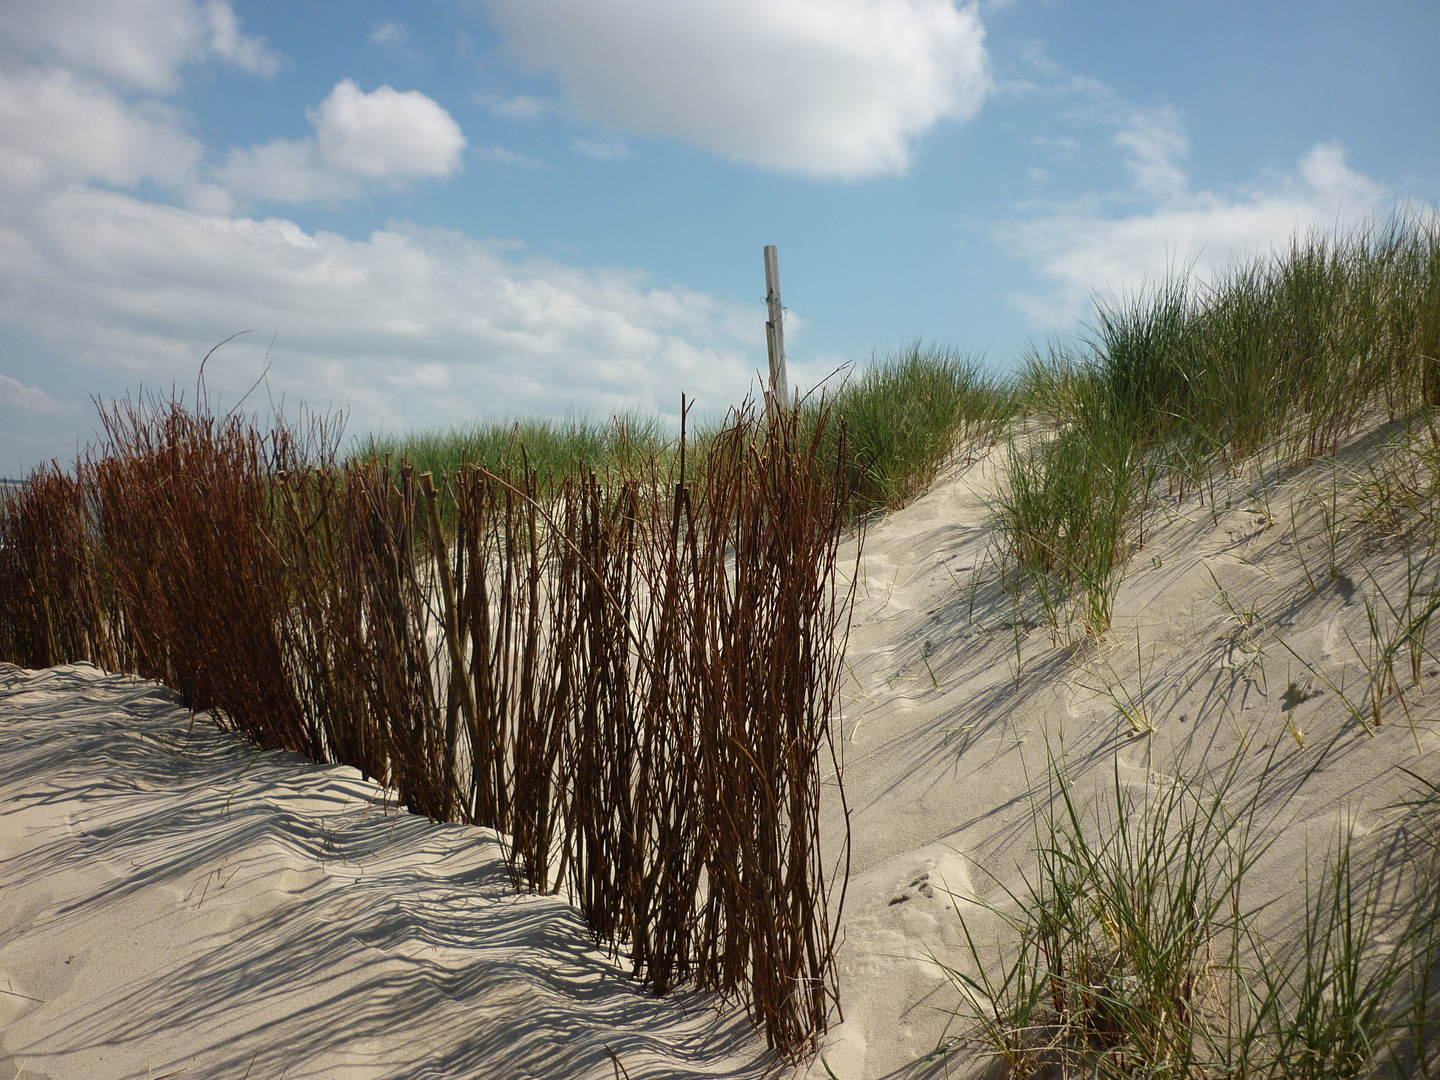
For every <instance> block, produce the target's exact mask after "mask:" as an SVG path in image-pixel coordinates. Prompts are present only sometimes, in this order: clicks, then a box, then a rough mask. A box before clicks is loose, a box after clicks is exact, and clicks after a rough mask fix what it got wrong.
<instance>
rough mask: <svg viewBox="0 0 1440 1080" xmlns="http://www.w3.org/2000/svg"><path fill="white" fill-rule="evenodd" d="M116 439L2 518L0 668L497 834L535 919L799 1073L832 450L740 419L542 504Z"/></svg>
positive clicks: (825, 945)
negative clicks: (113, 681)
mask: <svg viewBox="0 0 1440 1080" xmlns="http://www.w3.org/2000/svg"><path fill="white" fill-rule="evenodd" d="M104 419H105V428H106V434H107V437H108V442H107V445H106V446H105V447H104V448H103V450H102V451H100V452H96V453H92V455H91V456H90V457H89V458H88V459H87V460H86V461H85V462H84V463H83V464H82V466H81V467H80V468H79V470H78V474H77V476H75V477H73V478H72V477H67V476H65V475H64V474H62V473H61V472H60V471H59V470H58V469H50V470H47V471H44V472H42V473H39V474H37V475H36V476H35V477H33V478H32V480H31V482H30V484H29V485H28V486H27V487H26V488H24V489H23V490H22V491H21V492H19V493H17V494H14V495H11V496H10V497H9V498H8V500H7V502H6V503H5V505H4V513H3V519H0V540H3V547H0V590H3V591H0V656H3V657H4V658H5V659H9V660H14V661H16V662H18V663H22V664H26V665H29V666H43V665H48V664H51V663H56V662H60V661H62V660H73V659H87V660H92V661H94V662H96V663H99V664H101V665H102V666H106V667H111V668H116V667H121V668H126V669H129V670H133V671H135V672H137V673H139V674H142V675H145V676H147V677H150V678H155V679H158V680H161V681H163V682H166V683H167V684H169V685H171V686H173V687H175V688H176V689H177V690H179V691H180V693H181V694H182V695H183V697H184V700H185V701H186V703H187V704H189V705H190V707H191V708H193V709H196V710H209V711H210V712H211V713H212V714H214V715H215V716H217V717H218V718H220V719H222V720H223V721H225V722H227V723H229V724H231V725H233V726H234V727H235V728H236V729H237V730H239V731H241V732H243V733H244V734H246V735H247V736H249V737H250V738H252V739H254V740H255V741H256V742H258V743H259V744H261V745H263V746H268V747H284V748H287V749H291V750H295V751H299V752H301V753H303V754H306V755H308V756H309V757H311V758H313V759H314V760H317V761H336V762H343V763H347V764H350V765H354V766H355V767H357V768H359V769H360V770H361V771H362V772H363V773H365V774H366V775H367V776H373V777H376V778H378V779H380V780H381V781H382V782H383V783H384V784H386V785H388V786H389V787H391V788H392V789H393V790H394V791H395V792H396V793H397V797H398V798H399V799H400V800H401V801H403V802H404V804H405V805H406V806H407V807H409V808H410V809H411V810H413V811H415V812H418V813H423V814H426V815H429V816H431V817H433V818H436V819H439V820H450V821H463V822H469V823H472V824H475V825H480V826H485V827H488V828H492V829H494V830H496V832H497V833H498V834H499V835H500V837H501V839H502V841H503V842H504V843H505V844H506V846H507V847H506V850H507V854H508V857H509V863H510V867H511V873H512V877H513V880H514V882H515V885H516V888H517V889H529V890H532V891H537V892H552V891H559V890H562V889H568V891H569V894H570V895H571V896H572V897H573V898H574V900H575V902H576V903H577V904H578V906H579V907H580V909H581V911H582V913H583V914H584V917H585V919H586V921H587V924H588V925H589V927H590V929H591V931H592V933H593V934H594V936H595V938H596V940H597V941H599V942H602V943H604V944H606V945H607V946H608V947H609V948H610V949H611V950H612V951H614V952H615V953H616V954H617V955H618V954H621V953H624V954H625V955H626V956H627V957H628V959H629V961H630V963H631V965H632V967H633V970H634V972H635V974H636V976H637V977H638V978H639V979H640V980H641V981H642V982H643V983H644V984H645V985H647V986H648V987H650V988H651V989H653V990H654V991H655V992H657V993H659V992H664V991H666V990H668V989H669V988H671V987H672V986H675V985H677V984H679V983H682V982H689V983H693V984H695V985H697V986H698V987H700V988H702V989H707V990H711V991H715V992H718V993H719V994H721V995H725V996H727V997H732V998H739V999H743V1000H744V1001H745V1002H746V1004H747V1006H748V1008H749V1009H750V1012H751V1015H752V1017H753V1019H754V1020H755V1022H756V1024H757V1025H758V1026H760V1027H761V1028H763V1030H764V1032H765V1034H766V1038H767V1040H768V1042H769V1043H770V1045H772V1046H773V1047H775V1048H776V1049H778V1050H779V1051H781V1052H782V1053H783V1054H786V1055H790V1056H793V1055H796V1054H799V1053H801V1052H803V1051H804V1050H806V1049H807V1048H810V1047H813V1046H814V1045H815V1041H816V1039H817V1037H818V1035H819V1034H820V1033H821V1032H823V1031H824V1030H825V1028H826V1025H827V1023H828V1021H829V1018H830V1016H831V1013H832V1011H833V1010H834V1009H836V1008H838V991H837V981H836V968H835V948H836V934H837V930H838V921H839V915H840V909H841V906H842V904H843V899H844V883H845V881H846V880H847V877H848V858H849V856H848V843H849V837H848V832H847V834H846V835H844V836H839V837H825V838H824V839H825V841H826V845H825V846H823V847H822V842H821V841H822V837H821V835H820V827H819V810H820V798H821V787H822V784H823V783H835V784H837V785H838V783H839V777H840V768H839V762H838V759H837V754H836V748H835V744H834V742H833V738H832V714H833V712H834V710H835V708H836V703H837V694H838V689H839V675H840V671H841V662H842V657H843V651H844V645H845V640H846V638H847V636H848V630H849V611H850V600H851V593H850V592H848V591H847V590H846V589H845V588H844V587H843V586H842V585H840V584H839V582H842V581H845V580H849V581H851V582H853V580H854V575H853V574H848V575H840V574H837V569H838V568H837V565H836V560H837V551H838V544H839V540H840V537H841V534H842V531H843V529H844V528H845V526H846V522H845V517H844V515H845V506H846V505H847V499H848V494H849V493H848V492H846V491H845V490H843V482H842V480H841V479H840V477H839V476H838V475H836V474H835V473H834V472H831V471H827V468H826V467H825V466H824V464H823V461H824V460H826V459H825V458H824V457H823V456H822V454H821V452H820V451H821V446H822V441H823V440H824V439H825V438H826V437H827V433H826V431H825V422H826V421H825V419H824V418H823V417H822V418H821V420H820V422H819V423H818V424H817V423H816V422H815V420H814V418H813V417H811V418H807V419H805V420H804V421H803V422H802V419H801V417H800V416H799V415H798V413H796V414H792V415H789V416H787V417H781V418H778V419H775V420H770V419H767V418H764V417H761V416H758V415H757V414H756V412H755V411H754V410H753V409H750V408H748V407H747V408H745V409H741V410H738V411H736V412H735V413H734V414H733V415H732V416H731V417H730V419H729V422H728V423H727V424H726V425H725V427H724V428H723V430H722V431H721V433H720V434H719V436H718V437H715V438H714V439H713V441H711V442H709V444H708V447H707V450H706V453H705V454H704V456H703V459H702V460H701V462H700V463H699V464H698V465H696V463H695V462H693V461H692V462H691V463H690V466H691V467H690V471H689V473H687V471H686V462H685V453H684V441H683V440H684V436H683V433H682V448H681V453H680V455H679V456H678V458H669V459H667V461H666V462H665V463H662V462H661V461H660V460H659V459H658V458H656V457H651V458H649V459H648V460H647V461H643V462H638V463H637V462H632V463H630V464H629V465H628V466H627V467H626V469H625V470H624V472H623V473H621V474H616V475H605V476H598V475H595V474H594V473H590V474H588V475H583V476H579V475H571V476H568V477H561V478H552V479H550V480H548V481H547V482H546V483H545V484H544V485H542V483H541V481H540V478H539V474H538V472H535V471H532V470H531V469H529V467H528V463H527V464H524V465H523V466H522V468H520V469H519V470H517V471H514V472H509V473H504V474H497V473H494V472H490V471H488V470H487V469H485V468H482V467H479V466H473V465H471V466H466V467H463V468H460V469H458V470H456V471H454V472H452V473H450V474H449V475H444V474H436V475H431V474H429V473H427V474H424V475H423V476H416V475H415V474H414V471H413V469H411V468H410V467H409V466H408V465H405V464H403V463H402V465H401V466H400V467H399V468H398V469H392V468H391V463H390V462H389V461H388V460H387V461H377V460H372V461H369V462H354V461H352V462H350V463H347V464H345V465H343V466H341V465H337V464H336V460H335V455H334V454H333V446H334V441H333V440H332V439H330V438H328V437H327V433H326V431H325V430H324V427H323V425H317V426H315V427H313V428H312V429H311V430H309V431H307V432H304V433H303V434H297V433H296V432H294V431H291V430H287V429H283V428H282V429H277V430H274V431H270V432H261V431H258V430H257V429H256V428H255V427H254V426H253V425H252V424H250V423H249V422H248V421H245V420H243V419H241V418H236V417H226V418H216V417H213V416H211V415H208V414H203V413H200V414H197V413H195V412H193V411H189V410H186V409H185V408H183V407H181V406H180V405H179V404H178V403H175V402H168V403H167V402H149V403H141V404H131V405H125V406H118V407H113V408H111V409H110V410H109V411H108V412H107V413H106V414H105V416H104ZM841 437H842V438H843V434H842V436H841ZM842 458H843V455H842ZM831 468H832V469H833V466H832V467H831ZM687 476H688V477H689V481H688V482H687V481H686V479H685V478H686V477H687ZM442 521H443V522H445V523H448V525H442ZM841 798H842V801H843V792H842V795H841Z"/></svg>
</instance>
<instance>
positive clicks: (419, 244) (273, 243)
mask: <svg viewBox="0 0 1440 1080" xmlns="http://www.w3.org/2000/svg"><path fill="white" fill-rule="evenodd" d="M0 324H4V325H9V326H11V327H15V328H18V329H19V330H20V331H22V332H23V333H25V334H27V335H30V336H33V337H34V338H36V339H38V340H40V341H42V342H44V343H45V344H46V345H47V347H48V348H50V349H51V350H52V351H53V353H54V355H57V356H62V357H65V358H67V359H69V360H70V361H72V362H74V363H77V364H80V365H85V366H90V367H92V368H94V369H95V370H96V371H97V373H98V372H105V373H107V374H108V375H109V376H110V377H114V375H115V374H116V373H120V374H121V375H122V377H123V378H124V379H125V380H126V381H127V382H130V383H131V384H132V385H133V383H134V382H135V381H136V380H143V381H144V383H145V384H146V385H147V386H158V387H168V386H170V385H172V384H178V385H193V380H194V372H195V368H196V365H197V363H198V361H199V358H200V357H201V356H203V355H204V353H205V351H206V350H207V349H209V348H210V346H212V345H214V344H215V343H216V342H217V341H220V340H222V339H224V338H226V337H228V336H229V335H231V334H233V333H235V332H236V331H238V330H255V331H256V334H255V335H254V337H253V338H247V339H241V340H240V341H237V342H235V343H232V344H231V345H229V346H227V347H226V349H225V350H222V352H221V353H217V354H216V357H215V358H214V359H212V360H211V362H210V366H209V367H207V369H206V376H207V382H208V384H209V386H210V388H211V390H212V391H213V392H215V393H216V394H217V395H219V396H221V397H222V398H223V399H224V400H225V401H226V402H228V403H233V402H234V400H235V399H236V397H238V395H239V394H240V393H243V392H244V390H245V389H246V388H248V386H249V385H250V383H251V382H253V380H254V379H255V377H256V375H257V374H258V372H259V369H260V366H261V360H260V356H261V354H262V353H263V351H264V348H265V346H266V345H267V344H268V342H269V340H270V337H271V335H272V334H273V333H276V332H278V341H277V343H276V345H275V349H274V352H273V354H272V360H273V365H274V366H273V368H272V370H271V375H270V381H271V385H272V387H273V389H274V390H275V392H276V394H277V396H278V395H280V394H284V395H286V396H287V397H288V400H289V401H290V402H291V403H292V404H294V403H296V402H298V401H302V400H303V401H306V402H308V403H309V404H311V405H313V406H317V407H321V408H324V407H326V406H328V405H331V404H334V405H345V406H349V407H351V408H352V409H353V411H354V421H353V425H352V430H373V429H374V428H376V427H377V426H380V425H386V426H389V427H392V428H393V427H402V428H405V427H412V426H426V425H449V424H451V423H455V422H460V421H463V420H465V419H467V418H473V417H481V416H490V417H495V416H499V415H505V414H512V413H517V412H524V411H529V410H536V411H540V412H546V413H552V414H553V413H555V412H557V411H563V410H565V409H566V408H570V409H576V410H587V409H588V410H592V411H594V412H596V413H599V414H601V415H605V414H608V413H609V412H611V411H613V410H616V409H623V408H626V407H633V408H639V409H644V410H651V409H654V410H662V411H665V412H668V413H674V412H675V410H676V409H677V407H678V403H679V395H680V392H681V391H682V390H684V391H686V392H687V393H689V394H691V395H692V396H695V397H699V398H700V400H701V407H702V408H705V407H714V408H723V407H724V406H725V405H727V404H729V403H731V402H733V401H735V400H737V399H738V398H739V397H740V396H741V395H743V394H744V393H745V392H746V389H747V387H748V386H749V384H750V380H751V377H752V375H753V365H752V363H751V360H750V359H749V354H750V351H751V350H754V351H756V352H758V346H759V339H760V337H761V327H762V318H761V311H760V308H759V307H758V306H755V307H754V309H753V310H751V309H749V308H743V309H742V308H740V307H738V306H736V305H733V304H728V303H725V302H722V301H719V300H717V299H715V298H713V297H710V296H708V295H705V294H701V293H695V292H691V291H687V290H684V289H678V288H660V287H656V286H655V285H653V284H652V283H651V282H649V281H648V280H646V279H645V277H644V276H643V275H641V274H638V273H634V272H628V271H616V270H587V269H576V268H573V267H568V266H564V265H560V264H557V263H554V262H551V261H548V260H544V259H535V258H531V259H524V258H519V259H517V258H514V257H511V256H508V255H506V254H504V253H503V252H502V251H501V249H500V247H499V246H498V245H492V244H488V243H482V242H479V241H475V240H472V239H470V238H468V237H465V236H463V235H461V234H458V233H454V232H450V231H442V230H427V229H422V228H418V227H414V226H408V225H395V226H392V227H390V228H387V229H385V230H382V231H378V232H375V233H373V234H371V235H370V236H369V237H368V238H367V239H364V240H358V241H357V240H349V239H346V238H344V237H341V236H337V235H335V234H332V233H326V232H317V233H307V232H305V231H304V230H302V229H300V228H299V227H298V226H297V225H295V224H294V223H292V222H289V221H285V220H278V219H268V220H255V219H250V218H232V217H224V216H214V215H205V214H200V213H196V212H194V211H187V210H181V209H177V208H174V207H167V206H161V205H157V204H154V203H149V202H145V201H143V200H139V199H136V198H133V197H131V196H128V195H124V194H119V193H115V192H102V191H95V190H84V189H70V190H66V191H62V192H59V193H56V194H54V195H53V196H51V197H50V198H48V199H46V200H45V201H44V202H43V203H42V204H40V205H38V206H37V207H36V208H35V209H34V211H33V212H31V213H30V214H28V215H26V216H25V217H24V218H23V220H16V219H14V218H13V217H6V216H4V215H0Z"/></svg>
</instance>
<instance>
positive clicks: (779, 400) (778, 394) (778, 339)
mask: <svg viewBox="0 0 1440 1080" xmlns="http://www.w3.org/2000/svg"><path fill="white" fill-rule="evenodd" d="M765 309H766V322H765V344H766V345H767V346H768V347H769V351H770V393H769V394H767V395H766V399H767V400H769V401H771V405H770V407H771V409H773V410H779V409H784V408H786V407H787V406H788V405H789V404H790V387H789V385H788V383H787V380H786V378H785V325H784V322H783V319H784V311H785V309H784V308H783V307H781V306H780V257H779V256H778V255H777V254H776V252H775V245H774V244H770V245H768V246H767V247H766V248H765Z"/></svg>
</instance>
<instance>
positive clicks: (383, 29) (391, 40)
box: [370, 19, 410, 45]
mask: <svg viewBox="0 0 1440 1080" xmlns="http://www.w3.org/2000/svg"><path fill="white" fill-rule="evenodd" d="M408 40H410V31H409V29H407V28H406V26H405V24H404V23H401V22H396V21H395V20H393V19H392V20H390V21H389V22H383V23H377V24H376V25H375V26H372V27H371V28H370V41H371V42H372V43H373V44H375V45H403V44H404V43H405V42H406V41H408Z"/></svg>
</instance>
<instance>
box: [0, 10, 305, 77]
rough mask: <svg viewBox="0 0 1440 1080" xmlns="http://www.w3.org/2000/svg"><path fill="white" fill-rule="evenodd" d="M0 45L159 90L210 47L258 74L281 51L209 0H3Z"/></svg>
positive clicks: (273, 64) (269, 69) (272, 65)
mask: <svg viewBox="0 0 1440 1080" xmlns="http://www.w3.org/2000/svg"><path fill="white" fill-rule="evenodd" d="M0 51H3V52H4V53H9V54H11V55H16V54H18V55H20V56H22V57H27V58H29V59H39V60H42V61H46V62H50V61H55V60H58V61H60V62H61V63H63V64H65V65H66V66H68V67H72V68H79V69H81V70H83V71H88V72H92V73H94V74H96V75H99V76H102V77H104V78H106V79H108V80H110V81H112V82H114V83H116V84H118V85H119V86H121V87H124V88H128V89H134V90H141V91H145V92H149V93H165V92H168V91H172V90H174V89H176V87H178V86H179V84H180V75H179V72H180V68H181V67H183V66H184V65H186V64H189V63H194V62H197V61H200V60H203V59H205V57H206V56H207V55H208V54H210V53H213V54H215V55H217V56H219V57H220V58H221V59H223V60H225V61H226V62H228V63H230V64H233V65H235V66H236V67H239V68H242V69H244V70H247V71H251V72H255V73H257V74H261V75H270V74H273V73H274V72H275V71H276V70H278V69H279V66H280V58H279V56H278V55H277V54H276V53H275V52H274V51H273V50H272V49H271V48H270V47H269V46H268V45H267V44H266V43H265V41H264V40H263V39H261V38H256V37H249V36H246V35H244V34H242V33H240V29H239V24H238V22H237V20H236V18H235V13H234V11H233V10H232V9H231V7H230V5H229V4H228V3H223V2H221V0H209V2H208V3H206V4H204V5H203V6H202V5H200V4H197V3H195V2H194V0H64V2H63V3H59V2H54V0H30V2H19V3H7V4H6V5H5V29H4V32H3V33H0Z"/></svg>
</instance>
